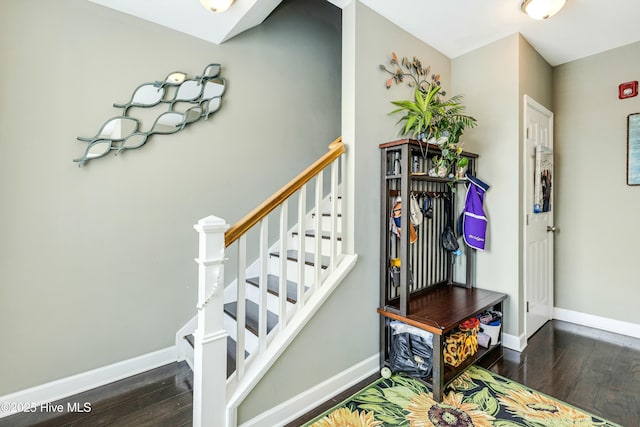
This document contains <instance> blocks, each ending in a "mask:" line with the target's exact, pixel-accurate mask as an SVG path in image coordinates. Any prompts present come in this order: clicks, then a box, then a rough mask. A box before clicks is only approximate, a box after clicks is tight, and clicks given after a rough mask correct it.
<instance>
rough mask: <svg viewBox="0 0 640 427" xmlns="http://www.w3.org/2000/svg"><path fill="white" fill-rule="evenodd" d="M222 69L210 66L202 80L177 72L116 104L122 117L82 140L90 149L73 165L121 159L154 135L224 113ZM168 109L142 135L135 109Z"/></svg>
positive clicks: (142, 85) (135, 91) (224, 82)
mask: <svg viewBox="0 0 640 427" xmlns="http://www.w3.org/2000/svg"><path fill="white" fill-rule="evenodd" d="M220 68H221V66H220V64H209V65H207V66H206V67H205V68H204V70H203V72H202V75H201V76H196V77H194V78H191V79H189V78H187V75H186V74H185V73H183V72H181V71H176V72H173V73H171V74H169V75H168V76H167V77H166V78H165V79H164V80H163V81H156V82H153V83H143V84H141V85H140V86H138V87H137V88H136V90H134V91H133V94H132V95H131V99H130V100H129V101H128V102H127V103H125V104H113V106H114V107H116V108H121V109H122V112H121V114H120V115H119V116H116V117H112V118H110V119H108V120H107V121H105V122H104V124H103V125H102V127H101V128H100V130H98V132H97V133H96V134H95V135H94V136H92V137H89V138H86V137H81V136H79V137H78V140H80V141H84V142H87V143H88V145H87V148H86V149H85V150H84V154H83V155H82V156H81V157H79V158H77V159H74V160H73V161H74V162H77V163H78V165H79V166H83V165H84V164H85V163H86V162H88V161H89V160H93V159H98V158H100V157H103V156H105V155H107V154H108V153H109V152H111V151H115V154H116V155H118V154H120V152H121V151H123V150H132V149H135V148H140V147H142V146H143V145H144V144H145V143H146V142H147V140H148V139H149V137H150V136H152V135H154V134H159V135H168V134H172V133H177V132H179V131H181V130H182V129H184V128H185V127H186V126H187V125H188V124H191V123H194V122H197V121H198V120H200V119H202V118H204V119H205V120H206V119H208V118H209V116H210V115H211V114H213V113H215V112H216V111H218V110H219V109H220V105H221V102H222V95H224V92H225V88H226V85H227V82H226V80H225V79H224V77H218V75H219V74H220ZM164 105H167V106H168V110H166V111H161V112H160V113H159V114H158V115H157V116H156V117H155V120H154V122H153V125H152V126H151V128H149V130H147V131H142V130H141V129H140V127H141V120H140V119H138V118H136V117H132V115H131V111H133V109H135V108H145V109H151V108H153V107H157V106H160V107H163V106H164Z"/></svg>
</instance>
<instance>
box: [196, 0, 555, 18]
mask: <svg viewBox="0 0 640 427" xmlns="http://www.w3.org/2000/svg"><path fill="white" fill-rule="evenodd" d="M203 1H204V0H203ZM565 3H566V0H524V1H523V2H522V11H523V12H524V13H526V14H527V15H529V16H530V17H531V18H533V19H547V18H550V17H552V16H553V15H555V14H556V13H558V12H559V11H560V9H562V7H563V6H564V4H565Z"/></svg>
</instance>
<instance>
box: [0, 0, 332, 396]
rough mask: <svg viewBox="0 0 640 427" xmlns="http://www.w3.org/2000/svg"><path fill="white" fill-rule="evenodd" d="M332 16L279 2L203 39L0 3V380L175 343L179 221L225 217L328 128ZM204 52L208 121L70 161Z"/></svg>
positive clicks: (286, 172)
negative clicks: (216, 95) (214, 80)
mask: <svg viewBox="0 0 640 427" xmlns="http://www.w3.org/2000/svg"><path fill="white" fill-rule="evenodd" d="M337 13H338V15H336V12H335V8H334V7H333V6H332V5H330V4H329V3H327V2H325V1H322V0H308V1H299V0H298V1H296V2H287V3H284V4H283V5H282V6H281V7H280V8H279V9H277V10H276V11H275V12H274V13H273V14H272V16H270V17H269V18H268V19H267V20H266V21H265V23H264V24H263V25H261V26H259V27H257V28H255V29H253V30H251V31H249V32H247V33H244V34H242V35H240V36H238V37H236V38H234V39H232V40H230V41H228V42H226V43H224V44H223V45H220V46H216V45H213V44H210V43H206V42H204V41H201V40H198V39H195V38H192V37H189V36H186V35H184V34H181V33H177V32H173V31H170V30H168V29H165V28H162V27H160V26H157V25H155V24H152V23H149V22H146V21H142V20H139V19H136V18H134V17H131V16H128V15H125V14H122V13H119V12H115V11H112V10H110V9H107V8H103V7H101V6H98V5H96V4H93V3H90V2H87V1H84V0H60V1H56V2H43V1H38V0H4V1H3V2H2V13H1V14H0V52H2V53H3V56H4V57H3V61H2V64H1V65H0V76H1V78H0V94H1V95H0V113H1V114H0V144H1V146H2V155H0V196H1V197H2V209H1V210H0V236H2V243H1V244H0V324H1V325H2V326H3V333H2V349H3V351H2V352H0V378H2V380H1V381H0V395H4V394H7V393H11V392H15V391H18V390H21V389H24V388H28V387H32V386H36V385H38V384H42V383H45V382H48V381H52V380H55V379H58V378H63V377H67V376H70V375H73V374H77V373H80V372H84V371H87V370H90V369H94V368H98V367H101V366H105V365H108V364H111V363H115V362H118V361H121V360H126V359H129V358H132V357H135V356H139V355H141V354H145V353H148V352H151V351H154V350H158V349H162V348H165V347H168V346H171V345H172V344H173V341H174V334H175V332H176V331H177V329H178V328H180V327H181V326H182V325H183V324H184V323H185V322H186V321H187V320H188V319H190V318H191V317H192V316H194V315H195V304H196V284H197V282H196V274H197V266H196V265H195V263H194V262H193V259H194V257H195V256H196V252H197V234H196V233H195V231H194V230H193V228H192V225H193V224H194V223H195V222H196V221H197V220H198V219H200V218H202V217H204V216H207V215H210V214H215V215H217V216H220V217H222V218H224V219H226V220H227V221H228V222H230V223H233V222H235V221H236V220H238V219H239V218H240V217H241V216H243V215H244V214H245V213H247V212H248V211H249V210H250V209H252V208H253V207H255V206H256V205H257V204H258V203H259V202H261V201H262V200H263V199H264V198H266V197H267V196H268V195H270V194H271V193H272V192H273V191H275V190H276V189H278V188H279V187H281V186H282V185H283V184H285V183H286V182H287V181H289V180H290V179H291V178H292V177H294V176H295V175H297V173H298V172H299V171H300V170H302V169H303V168H304V167H306V166H307V165H308V164H309V163H311V162H312V161H313V160H315V159H316V158H318V157H319V156H320V155H321V154H322V153H324V152H326V150H327V145H328V143H329V142H331V141H332V140H333V139H334V138H335V137H337V136H338V135H339V134H340V96H341V95H340V78H341V76H340V68H341V67H340V61H341V59H340V29H339V12H337ZM327 16H329V17H331V19H329V20H328V21H327V19H326V17H327ZM211 62H220V63H222V64H223V69H222V75H224V76H225V77H227V78H228V90H227V93H226V95H225V97H224V100H223V106H222V108H221V110H220V111H219V112H218V113H216V114H215V115H214V116H212V117H211V118H210V119H209V121H203V122H200V123H196V124H194V125H192V126H190V127H188V128H187V129H186V130H184V131H182V132H181V133H180V134H176V135H171V136H155V137H153V138H152V139H151V140H150V141H149V142H148V143H147V144H146V145H145V146H144V147H142V148H140V149H139V150H135V151H130V152H126V153H124V154H123V155H121V156H118V157H113V156H108V157H106V158H103V159H99V160H96V161H93V162H90V163H89V164H88V165H87V166H86V167H85V168H82V169H80V168H78V167H77V165H76V164H74V163H72V161H71V159H73V158H75V157H78V156H79V155H80V154H81V152H82V151H83V148H84V147H85V144H84V143H80V142H78V141H76V140H75V139H76V137H77V136H79V135H83V136H90V135H93V134H94V133H95V132H96V131H97V130H98V128H99V126H100V125H101V124H102V122H103V121H104V120H105V119H107V118H109V117H112V116H114V115H117V114H119V112H118V110H116V109H114V108H113V107H112V106H111V104H112V103H114V102H123V101H126V100H128V99H129V97H130V96H131V92H132V91H133V89H134V88H135V87H136V86H137V85H138V84H140V83H143V82H148V81H154V80H160V79H162V78H164V77H165V76H166V75H167V74H168V73H169V72H171V71H175V70H182V71H185V72H187V73H189V74H190V75H194V74H196V73H199V72H201V71H202V69H203V68H204V66H205V65H206V64H208V63H211ZM143 126H147V127H148V126H150V124H149V123H147V124H143ZM274 164H277V165H278V167H273V165H274Z"/></svg>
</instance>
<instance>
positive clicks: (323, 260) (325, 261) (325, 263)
mask: <svg viewBox="0 0 640 427" xmlns="http://www.w3.org/2000/svg"><path fill="white" fill-rule="evenodd" d="M270 255H272V256H276V257H280V252H271V254H270ZM298 258H299V257H298V251H297V250H296V249H290V250H288V251H287V259H288V260H291V261H296V262H297V261H298ZM314 260H315V254H313V253H311V252H305V254H304V263H305V264H307V265H311V266H313V265H315V264H314ZM320 267H322V268H328V267H329V257H328V256H326V255H322V256H321V257H320Z"/></svg>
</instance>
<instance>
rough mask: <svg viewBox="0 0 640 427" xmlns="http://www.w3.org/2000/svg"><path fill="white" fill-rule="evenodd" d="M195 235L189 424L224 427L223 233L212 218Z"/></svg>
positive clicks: (225, 226) (221, 225)
mask: <svg viewBox="0 0 640 427" xmlns="http://www.w3.org/2000/svg"><path fill="white" fill-rule="evenodd" d="M194 228H195V229H196V231H198V233H199V252H198V258H197V259H196V262H197V263H198V327H197V329H196V331H195V333H194V343H195V347H194V359H193V362H194V363H193V365H194V366H193V367H194V369H193V425H194V426H196V427H214V426H223V425H226V420H225V416H226V390H227V369H226V366H227V332H226V331H225V330H224V323H223V322H224V320H223V299H224V281H223V279H224V249H225V247H224V233H225V231H227V229H228V228H229V225H228V224H226V223H225V222H224V220H223V219H221V218H217V217H215V216H213V215H211V216H208V217H206V218H203V219H201V220H200V221H198V223H197V224H196V225H195V226H194Z"/></svg>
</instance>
